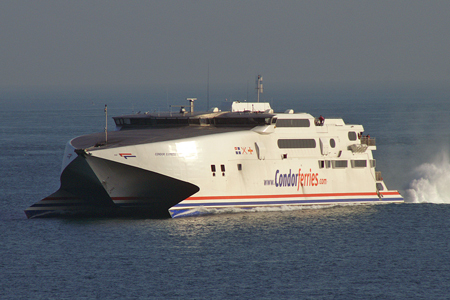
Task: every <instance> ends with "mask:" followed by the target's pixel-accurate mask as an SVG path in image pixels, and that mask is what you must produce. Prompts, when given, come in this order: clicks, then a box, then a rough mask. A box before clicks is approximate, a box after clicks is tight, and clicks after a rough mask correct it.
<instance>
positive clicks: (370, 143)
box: [361, 136, 376, 146]
mask: <svg viewBox="0 0 450 300" xmlns="http://www.w3.org/2000/svg"><path fill="white" fill-rule="evenodd" d="M361 144H365V145H367V146H375V145H376V141H375V138H372V137H368V136H363V137H361Z"/></svg>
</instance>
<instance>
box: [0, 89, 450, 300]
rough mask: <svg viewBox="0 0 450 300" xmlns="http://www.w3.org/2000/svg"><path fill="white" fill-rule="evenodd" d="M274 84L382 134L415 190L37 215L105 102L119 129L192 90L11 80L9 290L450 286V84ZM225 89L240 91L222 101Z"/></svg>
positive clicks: (386, 169) (383, 293) (0, 192)
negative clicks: (172, 215) (47, 86)
mask: <svg viewBox="0 0 450 300" xmlns="http://www.w3.org/2000/svg"><path fill="white" fill-rule="evenodd" d="M185 96H187V97H192V96H196V95H192V94H189V95H185ZM201 96H203V95H200V96H198V97H199V100H198V102H199V103H200V104H199V108H202V106H203V108H204V107H205V104H204V102H203V104H201V103H202V102H201V101H202V99H201ZM266 97H267V99H266V100H267V101H269V102H271V103H272V107H274V108H275V110H276V111H284V110H285V109H287V108H293V109H294V110H295V111H298V112H309V113H311V114H313V115H315V116H318V115H319V114H321V115H323V116H324V117H325V118H327V117H328V118H334V117H342V118H344V120H345V122H346V123H348V124H363V125H364V127H365V134H370V135H371V137H375V138H376V142H377V150H376V151H375V152H374V156H375V158H376V160H377V170H379V171H381V172H382V174H383V177H384V180H385V182H386V185H387V186H388V187H389V188H390V189H398V190H399V191H400V192H401V193H402V195H403V196H404V197H405V199H406V201H407V202H408V203H405V204H395V205H394V204H389V205H348V206H333V207H327V208H321V207H311V208H298V209H288V208H283V209H274V210H273V211H259V212H244V211H239V210H236V211H233V212H228V213H217V214H210V215H204V216H199V217H189V218H179V219H133V218H122V219H106V218H79V219H73V218H72V219H64V218H55V219H31V220H28V219H26V217H25V214H24V213H23V210H24V209H25V208H27V207H28V206H30V205H31V204H33V203H35V202H37V201H38V200H40V199H42V198H44V197H46V196H48V195H49V194H51V193H52V192H54V191H56V190H57V189H58V187H59V173H60V171H61V161H62V156H63V151H64V147H65V143H66V142H67V141H68V140H70V139H71V138H73V137H75V136H79V135H82V134H88V133H92V132H101V131H103V129H104V126H105V115H104V111H103V109H104V105H105V104H108V114H109V117H108V118H109V120H108V122H109V124H108V127H109V129H110V130H112V129H113V124H112V123H113V122H112V119H111V116H113V115H118V114H123V113H131V112H137V111H156V110H158V111H159V110H165V108H167V104H168V103H169V102H171V103H170V104H176V105H180V104H185V103H184V102H185V100H183V97H182V96H179V97H175V98H172V97H169V96H166V95H165V94H164V93H161V95H156V94H155V93H151V92H147V93H146V92H140V93H133V92H129V93H127V92H122V93H117V94H115V93H109V94H102V93H100V92H99V93H93V92H92V91H91V92H90V91H84V92H73V93H69V92H51V91H47V92H46V91H42V90H41V91H39V92H36V93H33V92H30V91H28V92H21V91H9V92H8V93H3V94H2V93H0V145H1V154H0V169H1V172H2V176H1V177H0V299H153V298H155V299H172V298H173V299H449V298H450V205H449V204H450V162H449V151H450V147H449V146H450V90H449V89H446V88H440V89H436V88H432V87H427V86H422V87H421V88H419V87H415V86H409V87H396V88H393V87H390V88H386V87H383V88H381V87H376V86H375V87H372V88H370V89H369V88H366V89H355V90H353V89H349V90H345V89H332V88H329V89H324V90H323V89H311V90H308V91H295V90H290V91H284V92H280V93H278V94H276V93H273V94H272V95H270V94H269V95H267V96H266ZM203 98H204V97H203ZM224 98H228V99H230V98H231V97H230V95H229V94H226V95H223V98H221V97H220V96H217V97H213V98H212V99H211V105H212V106H213V105H215V104H217V105H218V104H219V102H220V101H221V100H224ZM241 99H243V98H241ZM233 100H238V96H235V99H233ZM203 101H204V99H203Z"/></svg>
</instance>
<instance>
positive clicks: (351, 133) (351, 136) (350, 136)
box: [348, 131, 357, 141]
mask: <svg viewBox="0 0 450 300" xmlns="http://www.w3.org/2000/svg"><path fill="white" fill-rule="evenodd" d="M356 138H357V136H356V132H354V131H349V132H348V139H349V140H350V141H356Z"/></svg>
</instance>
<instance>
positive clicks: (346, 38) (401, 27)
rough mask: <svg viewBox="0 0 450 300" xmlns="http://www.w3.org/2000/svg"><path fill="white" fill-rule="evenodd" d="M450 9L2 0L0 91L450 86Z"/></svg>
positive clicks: (415, 4) (404, 2) (438, 4)
mask: <svg viewBox="0 0 450 300" xmlns="http://www.w3.org/2000/svg"><path fill="white" fill-rule="evenodd" d="M449 16H450V1H448V0H445V1H433V0H431V1H416V0H398V1H395V0H389V1H383V0H377V1H353V0H352V1H345V0H343V1H334V0H330V1H321V0H312V1H267V0H259V1H203V0H199V1H187V0H186V1H171V0H165V1H113V0H110V1H93V0H90V1H64V0H56V1H50V0H39V1H36V0H33V1H21V0H12V1H10V0H2V1H1V2H0V24H1V26H0V47H1V50H0V58H1V59H0V66H1V67H0V87H89V86H130V85H131V86H146V85H167V84H169V83H170V84H178V83H179V84H187V85H189V84H192V85H202V86H204V85H205V84H206V81H207V72H208V71H207V70H208V64H209V72H210V82H211V84H220V83H231V84H234V83H246V82H247V81H248V80H252V84H253V80H254V78H255V77H256V75H257V74H262V75H263V76H264V80H265V83H267V82H268V81H270V82H272V83H287V84H293V85H295V84H309V83H311V84H316V83H348V82H362V83H367V82H368V83H370V82H415V81H429V82H450V59H449V54H450V17H449Z"/></svg>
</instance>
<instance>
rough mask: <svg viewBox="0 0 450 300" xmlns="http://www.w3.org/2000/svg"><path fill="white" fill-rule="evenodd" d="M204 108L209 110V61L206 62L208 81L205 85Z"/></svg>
mask: <svg viewBox="0 0 450 300" xmlns="http://www.w3.org/2000/svg"><path fill="white" fill-rule="evenodd" d="M206 110H207V111H208V110H209V63H208V83H207V85H206Z"/></svg>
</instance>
